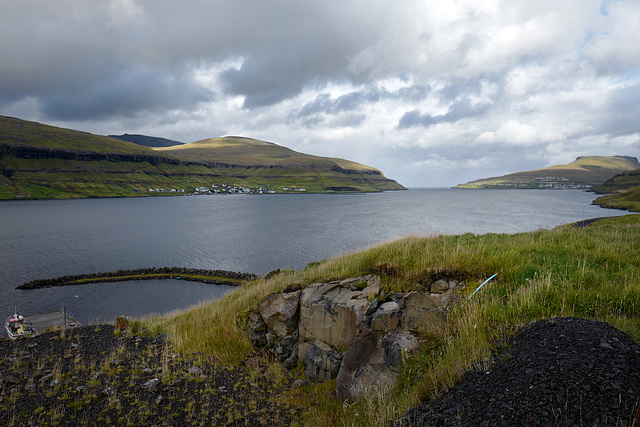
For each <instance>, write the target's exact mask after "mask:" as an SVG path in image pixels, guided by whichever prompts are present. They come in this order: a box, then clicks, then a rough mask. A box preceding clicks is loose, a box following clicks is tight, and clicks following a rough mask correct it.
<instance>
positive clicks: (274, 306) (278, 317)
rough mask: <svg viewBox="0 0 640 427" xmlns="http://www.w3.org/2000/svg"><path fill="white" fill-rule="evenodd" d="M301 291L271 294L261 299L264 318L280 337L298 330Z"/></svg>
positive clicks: (268, 326) (267, 325)
mask: <svg viewBox="0 0 640 427" xmlns="http://www.w3.org/2000/svg"><path fill="white" fill-rule="evenodd" d="M300 292H301V291H296V292H290V293H283V294H274V295H269V296H268V297H266V298H264V299H263V300H262V301H260V305H259V306H258V311H259V313H260V316H262V320H263V321H264V323H265V325H266V327H267V328H268V329H269V330H270V331H272V332H274V333H275V334H276V335H277V336H278V337H280V338H283V337H286V336H287V335H291V334H292V333H293V332H295V331H296V330H297V327H298V306H299V304H298V302H299V299H300Z"/></svg>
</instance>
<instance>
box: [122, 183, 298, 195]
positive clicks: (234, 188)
mask: <svg viewBox="0 0 640 427" xmlns="http://www.w3.org/2000/svg"><path fill="white" fill-rule="evenodd" d="M133 191H135V192H138V193H139V192H140V190H138V189H135V190H133ZM146 191H147V192H148V193H187V191H186V190H185V189H184V188H180V189H177V188H171V189H164V188H148V189H147V190H146ZM282 191H283V192H290V191H299V192H304V191H307V190H306V189H305V188H297V187H283V188H282ZM275 193H276V190H269V189H268V188H267V187H265V186H260V187H258V188H252V187H243V186H238V185H228V184H213V185H211V187H198V188H196V189H194V190H193V191H192V192H188V193H187V194H188V195H194V196H197V195H206V194H275Z"/></svg>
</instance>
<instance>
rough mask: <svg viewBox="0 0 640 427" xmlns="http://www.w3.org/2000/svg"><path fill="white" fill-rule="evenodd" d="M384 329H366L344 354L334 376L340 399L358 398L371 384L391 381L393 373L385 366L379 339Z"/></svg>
mask: <svg viewBox="0 0 640 427" xmlns="http://www.w3.org/2000/svg"><path fill="white" fill-rule="evenodd" d="M383 336H384V332H382V331H375V330H372V331H366V332H364V333H363V334H362V335H361V336H360V337H358V339H356V340H355V341H354V343H353V345H352V346H351V347H350V348H349V351H347V353H346V354H345V356H344V359H343V361H342V364H341V366H340V370H339V372H338V375H337V377H336V393H337V395H338V398H340V399H342V400H347V399H349V400H357V399H360V398H361V397H362V396H364V395H365V394H366V393H367V392H368V391H369V390H371V389H372V388H373V387H377V386H380V385H382V384H387V383H388V382H390V381H392V378H393V377H394V374H393V373H392V372H391V371H390V369H389V368H387V367H386V366H385V365H384V355H383V354H381V352H380V342H381V340H382V337H383Z"/></svg>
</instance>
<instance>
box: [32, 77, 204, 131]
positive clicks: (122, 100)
mask: <svg viewBox="0 0 640 427" xmlns="http://www.w3.org/2000/svg"><path fill="white" fill-rule="evenodd" d="M212 99H213V94H212V93H211V92H210V91H208V90H206V89H203V88H201V87H199V86H198V85H197V84H195V83H194V82H193V80H192V79H190V78H189V77H188V75H178V76H175V75H172V74H171V73H170V72H169V71H168V70H163V69H154V70H144V71H139V70H134V69H131V68H130V67H124V68H123V69H120V70H118V72H116V73H113V75H111V76H108V77H106V78H105V79H104V80H100V81H96V82H93V84H92V85H90V86H89V87H85V88H83V89H82V90H78V89H77V88H76V89H75V90H73V89H71V88H69V90H64V91H59V92H57V93H52V94H45V95H43V96H41V97H40V102H41V105H42V111H43V113H44V114H45V115H46V116H47V117H49V118H51V119H55V120H95V119H105V118H114V117H129V116H131V115H135V114H137V113H141V112H145V113H154V112H155V113H161V112H166V111H171V110H179V109H183V108H192V107H193V106H195V105H197V104H198V103H201V102H205V101H210V100H212Z"/></svg>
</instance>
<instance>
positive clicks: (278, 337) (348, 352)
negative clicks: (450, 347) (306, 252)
mask: <svg viewBox="0 0 640 427" xmlns="http://www.w3.org/2000/svg"><path fill="white" fill-rule="evenodd" d="M463 287H464V283H458V282H457V281H447V280H439V281H437V282H435V283H433V284H432V285H431V287H430V290H431V292H430V293H422V292H408V293H404V294H402V293H395V292H392V293H390V294H388V295H386V297H384V298H383V297H382V296H380V295H379V294H380V278H379V277H377V276H374V275H368V276H358V277H352V278H348V279H345V280H336V281H332V282H329V283H314V284H312V285H310V286H308V287H306V288H304V289H299V290H294V289H297V286H291V287H290V288H289V290H290V292H284V293H281V294H274V295H270V296H268V297H266V298H264V299H263V300H262V301H261V302H260V304H259V306H258V307H257V308H256V309H255V310H254V312H252V313H251V314H250V315H249V318H248V320H247V329H248V331H249V336H250V339H251V343H252V344H253V346H254V347H256V348H257V347H267V349H268V351H270V352H271V353H272V354H273V355H274V356H276V357H277V358H278V359H279V360H280V361H281V362H282V363H283V364H284V366H285V367H286V368H287V369H293V368H294V367H295V366H296V365H297V363H298V362H302V363H303V364H304V367H305V372H306V374H307V376H308V377H309V379H310V380H311V381H314V382H322V381H326V380H328V379H331V378H336V392H337V394H338V397H340V398H341V399H349V400H357V399H360V398H362V397H363V396H364V395H365V394H367V393H369V392H371V391H372V390H375V389H384V388H386V387H387V386H388V385H391V384H393V382H394V381H395V379H396V377H397V375H398V371H399V368H400V367H401V366H402V364H403V363H404V362H405V361H406V359H407V357H408V356H409V355H410V354H412V353H413V352H415V351H416V349H418V347H419V342H418V339H417V338H416V336H414V335H413V332H415V331H416V330H420V329H429V328H430V327H432V326H433V325H436V324H439V323H440V322H442V321H443V319H444V315H445V310H446V308H447V307H448V306H449V305H450V304H451V301H455V300H456V299H455V294H456V292H458V290H460V289H461V288H463Z"/></svg>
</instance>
